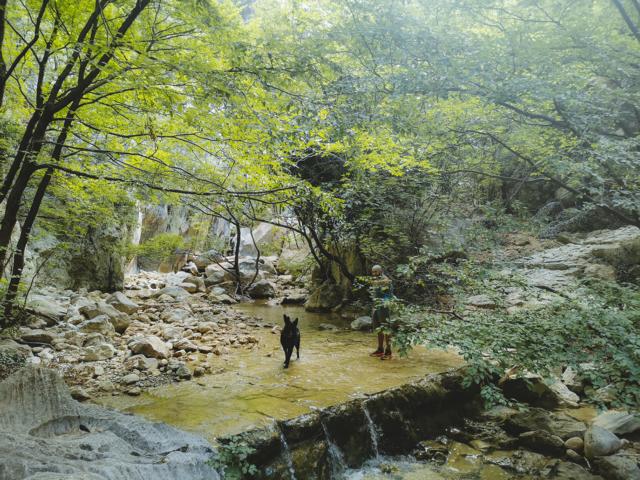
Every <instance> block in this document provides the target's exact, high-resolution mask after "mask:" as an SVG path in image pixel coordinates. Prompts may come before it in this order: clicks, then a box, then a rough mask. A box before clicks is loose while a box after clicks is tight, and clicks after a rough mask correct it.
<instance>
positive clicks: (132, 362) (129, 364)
mask: <svg viewBox="0 0 640 480" xmlns="http://www.w3.org/2000/svg"><path fill="white" fill-rule="evenodd" d="M158 365H159V362H158V359H157V358H148V357H145V356H144V355H134V356H132V357H129V358H127V359H126V360H125V361H124V366H125V368H127V369H128V370H134V369H135V370H157V369H158Z"/></svg>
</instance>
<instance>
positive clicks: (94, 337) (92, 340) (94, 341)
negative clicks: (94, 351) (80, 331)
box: [82, 333, 106, 347]
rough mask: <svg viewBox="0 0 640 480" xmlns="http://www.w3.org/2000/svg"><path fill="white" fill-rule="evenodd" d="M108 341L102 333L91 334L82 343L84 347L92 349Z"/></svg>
mask: <svg viewBox="0 0 640 480" xmlns="http://www.w3.org/2000/svg"><path fill="white" fill-rule="evenodd" d="M105 341H106V339H105V337H104V335H102V334H101V333H89V334H88V335H87V336H86V337H84V339H83V341H82V346H83V347H91V346H93V345H98V344H99V343H105Z"/></svg>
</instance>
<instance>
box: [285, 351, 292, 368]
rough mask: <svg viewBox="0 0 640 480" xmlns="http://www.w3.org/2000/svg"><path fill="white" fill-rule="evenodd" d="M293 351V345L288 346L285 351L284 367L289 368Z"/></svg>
mask: <svg viewBox="0 0 640 480" xmlns="http://www.w3.org/2000/svg"><path fill="white" fill-rule="evenodd" d="M292 353H293V347H287V349H286V350H285V351H284V368H289V362H290V361H291V354H292Z"/></svg>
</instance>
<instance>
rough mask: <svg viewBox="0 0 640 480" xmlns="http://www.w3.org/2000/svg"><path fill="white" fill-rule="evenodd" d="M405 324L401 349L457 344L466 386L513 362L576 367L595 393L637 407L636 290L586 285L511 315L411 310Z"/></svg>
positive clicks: (639, 322) (639, 321)
mask: <svg viewBox="0 0 640 480" xmlns="http://www.w3.org/2000/svg"><path fill="white" fill-rule="evenodd" d="M400 325H401V327H400V332H399V333H398V334H397V335H396V339H395V341H396V342H398V343H399V344H400V345H401V346H402V347H403V348H410V346H411V345H415V344H422V343H424V344H427V345H430V346H435V347H439V348H451V347H453V348H455V349H456V350H457V351H458V352H459V353H460V355H461V356H462V357H463V358H464V359H465V361H466V362H467V363H468V364H469V368H468V370H467V375H468V379H469V381H472V382H475V383H479V384H481V385H484V386H487V385H489V384H490V383H491V382H492V381H494V380H495V379H496V378H498V377H499V376H501V375H502V374H503V372H504V371H505V369H507V368H510V367H513V366H515V365H517V366H519V368H520V370H521V371H523V370H527V371H531V372H538V373H541V374H543V375H551V374H552V372H554V371H555V370H557V369H558V368H561V367H567V366H571V367H573V368H574V369H575V370H576V371H577V372H578V373H579V375H581V376H583V377H584V378H585V379H586V380H587V381H588V382H589V383H590V385H591V386H592V387H593V389H594V390H595V389H598V388H602V387H605V386H610V387H609V388H611V389H612V391H613V392H614V395H615V404H616V405H618V406H637V405H638V404H639V403H640V387H639V385H640V290H638V288H636V287H630V286H629V287H623V286H615V285H604V286H603V285H601V284H599V285H585V286H583V289H582V290H581V294H580V296H577V298H575V299H567V300H566V301H562V302H558V303H555V304H548V305H545V306H544V307H541V308H537V309H535V310H522V311H518V312H515V313H511V314H509V313H506V312H504V311H501V310H496V311H482V310H478V311H469V312H466V313H465V315H464V318H461V317H457V316H453V315H441V314H433V313H429V312H428V311H424V310H421V309H419V308H413V309H409V310H407V311H406V312H405V314H404V316H403V318H402V321H401V322H400ZM491 392H492V390H488V391H487V392H486V393H487V397H488V398H491V397H492V396H494V393H495V392H494V393H491ZM591 400H592V401H596V400H595V399H594V398H591Z"/></svg>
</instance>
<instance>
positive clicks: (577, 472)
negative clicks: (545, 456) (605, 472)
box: [536, 452, 602, 480]
mask: <svg viewBox="0 0 640 480" xmlns="http://www.w3.org/2000/svg"><path fill="white" fill-rule="evenodd" d="M574 453H575V452H574ZM545 471H548V472H550V473H551V472H553V473H551V475H552V476H551V475H550V476H548V477H547V476H545V477H544V478H553V479H555V480H602V477H600V476H597V475H593V474H591V473H589V472H588V471H587V470H585V469H584V468H583V467H581V466H580V465H577V464H576V463H572V462H562V461H556V462H555V463H554V464H549V465H548V466H547V468H546V469H545ZM536 478H542V477H536Z"/></svg>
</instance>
